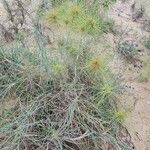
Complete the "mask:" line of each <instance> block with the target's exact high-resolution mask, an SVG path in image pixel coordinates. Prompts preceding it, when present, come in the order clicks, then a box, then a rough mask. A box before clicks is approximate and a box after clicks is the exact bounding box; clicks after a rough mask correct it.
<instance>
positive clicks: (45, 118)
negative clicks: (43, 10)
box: [0, 1, 131, 150]
mask: <svg viewBox="0 0 150 150" xmlns="http://www.w3.org/2000/svg"><path fill="white" fill-rule="evenodd" d="M57 2H59V1H57ZM78 3H79V1H78ZM78 3H77V4H78ZM62 5H64V4H62ZM62 5H61V6H62ZM78 5H79V6H80V5H81V4H80V3H79V4H78ZM57 7H60V5H59V6H57ZM75 10H76V11H74V13H73V14H72V15H75V17H77V19H79V18H78V15H79V14H78V13H77V10H78V9H75ZM83 10H84V9H83ZM85 12H86V11H85ZM50 16H51V15H50ZM52 16H53V15H52ZM85 16H87V14H86V15H85ZM88 16H90V17H91V16H93V15H91V14H90V15H89V14H88ZM50 18H51V19H52V20H51V19H50V21H52V22H53V23H55V19H56V18H55V17H50ZM53 19H54V20H53ZM84 19H85V18H84ZM94 20H95V19H94ZM94 20H93V18H92V20H91V19H90V22H89V19H88V23H89V26H90V28H91V27H92V28H93V27H94V28H95V21H94ZM86 21H87V20H86ZM96 22H97V21H96ZM56 24H57V23H56ZM96 26H97V25H96ZM90 28H88V30H91V29H90ZM34 34H35V36H34V37H35V39H34V41H35V43H34V47H32V48H31V49H30V47H28V45H22V44H21V43H17V44H16V41H14V43H15V46H14V45H13V44H14V43H12V45H9V46H8V47H7V46H4V47H1V48H0V75H1V77H0V85H1V86H0V100H1V103H3V102H4V101H5V100H6V98H8V97H9V98H10V97H12V96H13V97H14V99H15V100H16V101H17V103H15V105H14V106H12V107H11V109H10V110H9V109H7V110H4V108H3V107H1V105H0V107H1V110H2V113H0V149H9V150H11V149H12V150H13V149H36V150H38V149H40V150H45V149H54V150H55V149H59V150H63V149H67V150H75V149H79V150H84V149H88V148H89V149H102V146H103V145H105V144H106V143H107V145H108V146H109V147H110V146H113V147H114V148H116V149H127V150H128V149H131V147H130V146H129V145H128V144H127V143H126V142H123V141H121V140H120V139H119V138H118V136H117V134H116V133H117V130H118V128H119V126H120V123H119V122H118V121H117V120H116V119H114V112H118V109H117V104H116V100H117V98H116V94H117V93H118V91H119V86H117V85H118V84H116V80H115V79H114V76H113V75H112V74H111V72H110V69H109V67H108V66H107V63H105V61H104V58H103V57H102V55H99V53H97V51H94V48H93V47H91V45H90V44H89V40H90V41H91V39H88V38H87V37H86V36H82V37H81V40H79V39H78V40H75V39H76V38H75V37H74V38H72V39H73V40H72V39H71V37H70V36H69V37H68V39H64V41H61V42H60V41H55V42H56V43H57V46H56V47H55V48H54V49H47V48H46V47H44V40H43V38H44V37H42V35H41V34H39V33H38V31H37V29H35V32H34ZM93 35H94V34H93ZM90 37H91V36H90ZM87 39H88V40H87ZM93 39H94V38H93ZM59 42H60V43H59ZM92 42H93V41H92ZM95 44H96V41H95V43H93V45H94V46H95ZM120 116H121V115H117V118H121V117H120Z"/></svg>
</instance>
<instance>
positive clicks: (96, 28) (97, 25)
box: [46, 1, 107, 34]
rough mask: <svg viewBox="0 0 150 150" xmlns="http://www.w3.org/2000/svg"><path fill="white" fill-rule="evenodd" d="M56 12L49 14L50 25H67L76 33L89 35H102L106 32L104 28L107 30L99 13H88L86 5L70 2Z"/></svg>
mask: <svg viewBox="0 0 150 150" xmlns="http://www.w3.org/2000/svg"><path fill="white" fill-rule="evenodd" d="M54 10H55V11H54ZM54 10H51V11H50V12H49V13H48V14H47V17H46V19H47V21H48V22H49V23H51V22H53V23H54V22H55V23H58V24H61V25H67V26H69V27H70V28H71V29H73V30H74V31H77V32H83V33H88V34H100V33H102V32H103V31H104V29H103V28H107V27H104V26H103V22H104V21H103V19H102V18H101V17H100V16H98V13H96V12H95V13H90V12H88V11H87V10H86V7H85V4H84V3H81V2H80V3H78V2H77V3H76V2H70V1H68V2H65V3H62V4H61V5H60V6H57V7H56V8H55V9H54ZM56 10H57V11H56ZM56 12H57V13H56ZM58 20H59V21H58ZM105 30H106V29H105Z"/></svg>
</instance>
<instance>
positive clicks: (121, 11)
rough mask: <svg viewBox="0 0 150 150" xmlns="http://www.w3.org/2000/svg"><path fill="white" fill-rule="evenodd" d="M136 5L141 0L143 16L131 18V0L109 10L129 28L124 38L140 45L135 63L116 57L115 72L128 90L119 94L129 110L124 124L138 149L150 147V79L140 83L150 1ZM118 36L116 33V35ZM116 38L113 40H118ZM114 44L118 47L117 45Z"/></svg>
mask: <svg viewBox="0 0 150 150" xmlns="http://www.w3.org/2000/svg"><path fill="white" fill-rule="evenodd" d="M136 2H137V5H136V6H135V7H136V9H139V8H140V6H141V3H142V5H143V6H145V7H144V8H145V9H146V11H145V13H144V16H143V17H142V18H140V19H138V20H137V21H133V19H132V15H133V12H132V9H131V6H132V4H133V3H134V2H133V1H132V0H130V1H129V0H128V1H127V0H126V2H124V3H122V2H121V1H119V2H117V3H116V4H115V5H114V6H113V7H112V8H111V9H110V12H109V17H111V18H112V19H113V20H114V21H115V23H116V25H118V27H119V29H122V30H126V31H125V32H126V33H125V34H124V36H123V39H124V40H131V41H135V42H136V43H137V44H138V46H139V47H140V50H141V52H140V53H139V60H140V61H137V62H135V63H136V64H128V63H126V62H125V61H123V60H121V59H120V58H118V57H117V58H116V60H115V61H114V64H113V66H114V70H115V71H114V72H118V73H121V75H122V84H123V85H125V89H126V90H125V92H124V93H123V94H122V95H121V96H120V97H121V103H122V105H123V107H124V108H125V109H126V110H127V113H128V118H127V120H126V123H125V126H126V127H127V129H128V130H129V132H130V134H131V137H132V142H133V143H134V145H135V149H136V150H149V149H150V83H140V82H139V81H138V76H139V73H140V71H141V68H142V65H143V60H144V59H145V58H146V57H147V55H148V54H147V52H146V50H145V49H144V48H143V46H142V44H139V43H141V40H142V39H143V37H145V36H149V35H150V34H149V33H148V32H146V31H144V30H143V29H142V26H143V23H144V20H145V19H147V17H149V14H148V12H149V10H150V1H139V0H137V1H136ZM113 39H115V40H116V39H117V37H115V36H114V37H113ZM115 40H114V41H115ZM114 48H115V47H114Z"/></svg>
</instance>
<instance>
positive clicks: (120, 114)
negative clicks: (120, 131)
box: [114, 111, 127, 124]
mask: <svg viewBox="0 0 150 150" xmlns="http://www.w3.org/2000/svg"><path fill="white" fill-rule="evenodd" d="M126 116H127V114H126V112H125V111H117V112H115V113H114V118H115V121H116V122H118V123H120V124H122V123H124V121H125V119H126Z"/></svg>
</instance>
